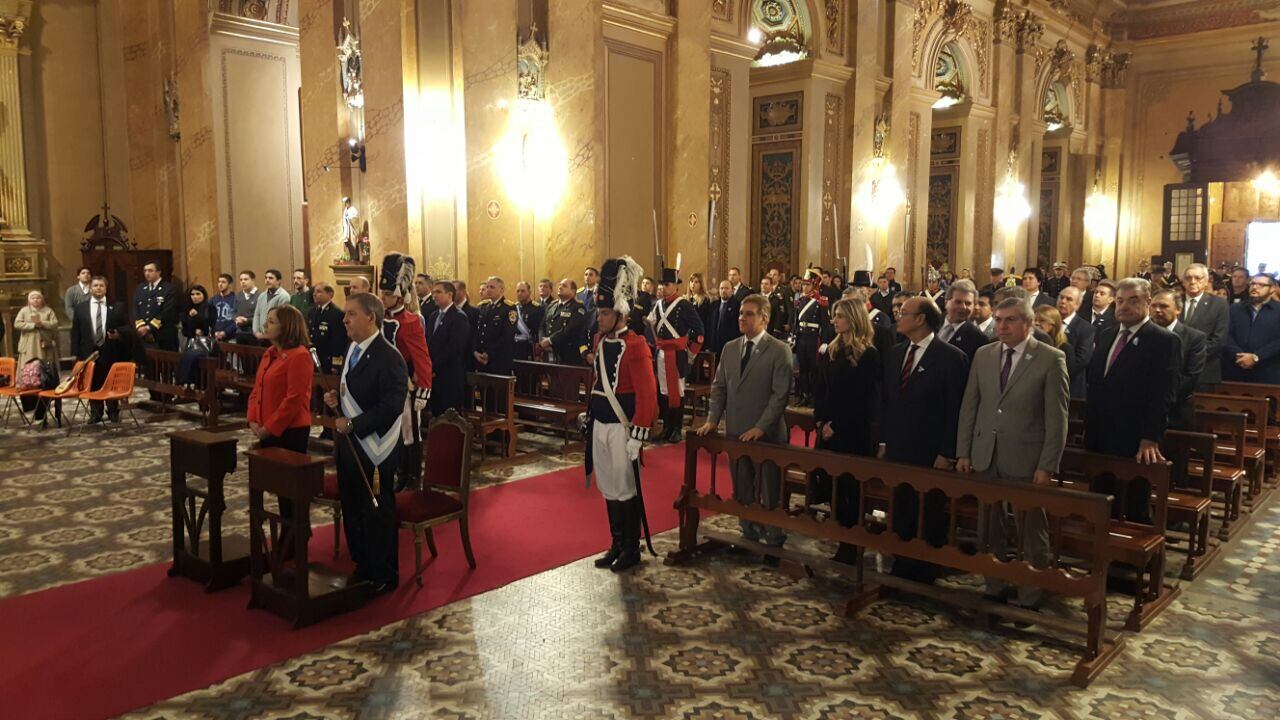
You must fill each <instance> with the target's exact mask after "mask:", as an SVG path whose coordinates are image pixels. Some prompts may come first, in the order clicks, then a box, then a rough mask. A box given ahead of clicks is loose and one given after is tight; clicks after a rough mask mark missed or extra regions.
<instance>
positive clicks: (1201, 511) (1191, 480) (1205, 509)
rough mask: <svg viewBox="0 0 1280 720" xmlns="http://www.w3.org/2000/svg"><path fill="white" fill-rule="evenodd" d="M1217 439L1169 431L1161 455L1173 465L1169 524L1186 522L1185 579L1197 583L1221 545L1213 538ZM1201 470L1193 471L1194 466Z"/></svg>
mask: <svg viewBox="0 0 1280 720" xmlns="http://www.w3.org/2000/svg"><path fill="white" fill-rule="evenodd" d="M1216 445H1217V438H1216V437H1214V436H1213V435H1212V434H1210V433H1196V432H1184V431H1181V430H1169V431H1168V432H1166V433H1165V434H1164V442H1163V443H1161V448H1160V449H1161V452H1162V453H1163V454H1164V456H1165V457H1166V458H1168V459H1169V461H1170V462H1171V463H1173V466H1172V468H1171V470H1170V475H1169V521H1170V522H1185V523H1187V524H1188V525H1189V526H1190V529H1189V530H1188V532H1187V561H1186V562H1185V563H1184V564H1183V566H1182V572H1181V575H1180V576H1181V577H1182V579H1183V580H1194V579H1195V578H1196V576H1197V575H1199V574H1200V573H1201V572H1202V571H1203V570H1204V569H1205V568H1206V567H1208V564H1209V562H1210V561H1212V560H1213V559H1214V558H1215V557H1216V556H1217V554H1218V550H1219V549H1220V548H1221V544H1219V543H1217V542H1213V541H1211V540H1210V539H1209V518H1210V509H1211V508H1212V507H1213V457H1214V449H1215V447H1216ZM1193 464H1195V466H1196V468H1197V470H1196V471H1195V472H1192V470H1191V468H1192V465H1193Z"/></svg>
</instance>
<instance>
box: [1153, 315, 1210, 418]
mask: <svg viewBox="0 0 1280 720" xmlns="http://www.w3.org/2000/svg"><path fill="white" fill-rule="evenodd" d="M1224 307H1225V304H1224ZM1178 310H1179V303H1178V295H1177V293H1175V292H1173V291H1172V290H1162V291H1160V292H1158V293H1156V294H1155V296H1154V297H1152V298H1151V319H1152V320H1153V321H1155V323H1156V324H1157V325H1159V326H1160V327H1162V328H1164V329H1165V330H1168V331H1169V332H1171V333H1173V334H1174V335H1177V336H1178V341H1179V347H1180V348H1181V349H1182V354H1181V356H1180V357H1179V358H1178V359H1179V362H1178V392H1177V394H1176V395H1175V397H1174V400H1173V407H1171V408H1170V409H1169V427H1171V428H1173V429H1175V430H1195V428H1196V406H1195V404H1194V403H1192V402H1191V396H1192V395H1193V394H1194V393H1195V391H1196V386H1197V385H1199V384H1200V376H1201V375H1202V374H1203V372H1204V369H1205V347H1206V346H1207V345H1208V342H1207V339H1206V337H1205V334H1204V333H1202V332H1200V331H1199V330H1197V329H1195V328H1193V327H1191V326H1190V325H1188V324H1186V323H1185V322H1182V320H1181V319H1180V318H1179V317H1178V315H1179V312H1178Z"/></svg>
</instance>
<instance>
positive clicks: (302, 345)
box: [249, 305, 315, 519]
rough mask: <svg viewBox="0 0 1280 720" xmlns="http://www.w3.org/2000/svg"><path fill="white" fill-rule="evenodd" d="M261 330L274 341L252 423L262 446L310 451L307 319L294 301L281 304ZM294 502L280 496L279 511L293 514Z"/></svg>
mask: <svg viewBox="0 0 1280 720" xmlns="http://www.w3.org/2000/svg"><path fill="white" fill-rule="evenodd" d="M263 334H264V335H266V338H267V340H268V341H270V343H271V347H270V348H268V349H267V353H266V355H264V356H263V358H262V363H261V364H259V365H258V376H257V378H256V379H255V380H254V381H253V392H252V393H250V394H249V429H250V430H252V431H253V434H254V435H257V436H258V440H259V441H260V442H261V445H262V447H264V448H267V447H282V448H285V449H286V450H293V451H294V452H300V453H306V452H307V440H308V438H309V437H310V436H311V375H312V373H313V372H314V371H315V364H314V363H313V362H312V360H311V352H310V351H309V350H308V349H307V348H308V346H310V344H311V341H310V339H309V338H308V337H307V322H306V320H304V319H303V317H302V312H301V311H299V310H298V308H296V307H293V306H292V305H280V306H278V307H275V308H272V309H271V311H270V312H268V313H267V320H266V323H265V324H264V325H263ZM291 512H292V506H291V504H290V503H288V502H286V501H285V500H281V501H280V515H281V517H283V518H286V519H287V518H289V517H290V516H291Z"/></svg>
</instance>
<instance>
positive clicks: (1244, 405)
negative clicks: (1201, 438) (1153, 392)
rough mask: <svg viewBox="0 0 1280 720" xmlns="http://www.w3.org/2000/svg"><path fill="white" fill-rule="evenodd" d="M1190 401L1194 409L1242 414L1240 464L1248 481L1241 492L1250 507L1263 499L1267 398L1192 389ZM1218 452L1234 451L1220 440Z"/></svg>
mask: <svg viewBox="0 0 1280 720" xmlns="http://www.w3.org/2000/svg"><path fill="white" fill-rule="evenodd" d="M1192 401H1193V402H1194V403H1195V406H1196V409H1197V410H1216V411H1218V412H1234V413H1243V414H1244V416H1245V419H1246V421H1247V424H1246V426H1245V437H1244V466H1245V470H1246V471H1247V472H1248V475H1249V483H1248V485H1247V486H1246V487H1245V488H1244V495H1245V499H1246V500H1247V502H1248V503H1249V506H1250V509H1252V508H1253V507H1255V506H1257V505H1260V504H1261V503H1262V501H1263V499H1264V497H1263V496H1264V493H1266V492H1268V491H1266V490H1265V489H1264V482H1265V481H1266V477H1267V449H1266V437H1267V431H1268V428H1267V416H1268V415H1269V414H1270V409H1269V407H1268V404H1267V401H1266V400H1265V399H1264V398H1253V397H1242V396H1239V395H1218V394H1213V393H1196V394H1195V395H1194V396H1193V397H1192ZM1218 452H1219V453H1220V454H1222V455H1225V456H1228V457H1230V456H1232V455H1233V454H1234V453H1235V448H1233V447H1232V446H1231V445H1230V444H1228V443H1226V442H1225V441H1220V442H1219V443H1218Z"/></svg>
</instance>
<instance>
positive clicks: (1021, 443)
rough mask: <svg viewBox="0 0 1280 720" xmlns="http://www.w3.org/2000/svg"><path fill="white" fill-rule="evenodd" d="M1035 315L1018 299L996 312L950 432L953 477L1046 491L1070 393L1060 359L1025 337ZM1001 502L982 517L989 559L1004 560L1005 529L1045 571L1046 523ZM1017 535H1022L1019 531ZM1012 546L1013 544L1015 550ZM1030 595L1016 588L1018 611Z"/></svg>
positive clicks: (990, 590)
mask: <svg viewBox="0 0 1280 720" xmlns="http://www.w3.org/2000/svg"><path fill="white" fill-rule="evenodd" d="M1033 318H1034V315H1033V314H1032V312H1031V308H1030V307H1029V306H1028V305H1027V304H1026V303H1025V302H1022V301H1021V300H1018V299H1016V298H1009V299H1006V300H1004V301H1002V302H1001V303H1000V304H999V305H997V306H996V337H997V338H999V341H998V342H995V343H992V344H990V345H986V346H983V347H982V348H980V349H979V350H978V353H977V354H976V355H975V356H974V358H973V365H972V367H970V369H969V382H968V384H967V385H966V386H965V391H964V401H963V403H962V404H961V406H960V424H959V429H958V430H957V432H956V458H957V459H956V470H957V471H959V472H976V473H978V475H979V477H981V478H982V479H984V480H1002V481H1007V482H1034V483H1037V484H1044V485H1048V484H1051V483H1052V482H1053V473H1055V472H1057V470H1058V462H1059V461H1060V460H1061V459H1062V449H1063V447H1065V446H1066V443H1067V404H1068V402H1069V398H1070V394H1071V389H1070V384H1069V381H1068V376H1067V361H1066V356H1065V355H1063V353H1062V351H1061V350H1058V349H1057V348H1055V347H1053V346H1051V345H1048V344H1046V343H1042V342H1039V341H1038V340H1036V339H1035V338H1034V337H1032V336H1031V326H1032V321H1033ZM1013 510H1014V509H1013V508H1010V507H1009V506H1007V505H1005V504H1004V503H1000V504H999V505H996V506H992V507H991V509H990V512H989V515H988V517H987V518H986V536H987V538H988V540H989V542H990V547H991V549H992V552H994V553H995V554H996V555H1006V553H1007V552H1008V547H1009V544H1010V543H1009V540H1008V537H1007V536H1008V534H1009V533H1008V529H1009V528H1013V530H1014V532H1015V533H1017V534H1018V535H1020V536H1021V537H1022V546H1023V550H1024V553H1025V557H1026V558H1027V559H1028V560H1029V561H1030V562H1031V564H1032V565H1033V566H1034V567H1046V566H1047V565H1048V564H1049V530H1048V518H1047V517H1046V516H1045V512H1044V509H1043V508H1017V510H1019V511H1026V512H1025V514H1024V515H1023V516H1022V517H1023V522H1024V523H1025V524H1024V525H1023V527H1021V528H1018V527H1017V523H1018V519H1019V514H1018V513H1015V512H1014V511H1013ZM1019 531H1020V532H1019ZM1014 544H1015V545H1016V544H1017V543H1016V542H1015V543H1014ZM1004 590H1005V587H1004V584H1003V583H1002V582H1000V581H996V580H988V581H987V594H988V595H989V596H993V597H1001V596H1002V593H1003V592H1004ZM1040 594H1041V591H1040V590H1038V589H1036V588H1028V587H1020V588H1018V604H1019V605H1021V606H1023V607H1028V608H1034V607H1035V606H1036V605H1037V604H1038V603H1039V601H1040Z"/></svg>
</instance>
